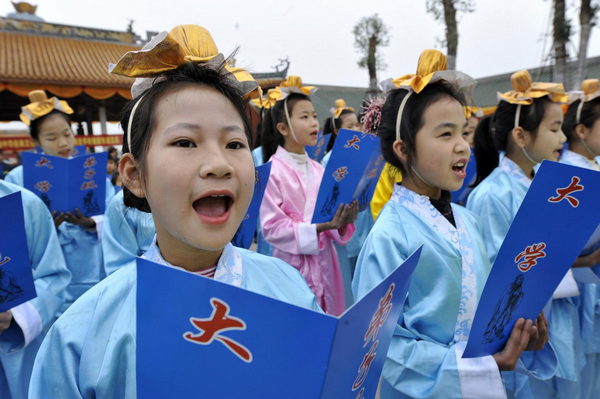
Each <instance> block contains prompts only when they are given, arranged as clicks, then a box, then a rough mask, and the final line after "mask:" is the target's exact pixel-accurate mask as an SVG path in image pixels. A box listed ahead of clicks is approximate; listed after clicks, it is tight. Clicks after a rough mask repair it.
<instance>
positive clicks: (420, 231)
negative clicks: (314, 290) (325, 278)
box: [352, 184, 504, 399]
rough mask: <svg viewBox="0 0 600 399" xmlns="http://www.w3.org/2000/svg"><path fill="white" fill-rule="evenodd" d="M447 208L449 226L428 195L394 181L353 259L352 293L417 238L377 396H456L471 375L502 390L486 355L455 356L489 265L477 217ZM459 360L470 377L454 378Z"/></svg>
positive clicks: (373, 280) (380, 274) (388, 268)
mask: <svg viewBox="0 0 600 399" xmlns="http://www.w3.org/2000/svg"><path fill="white" fill-rule="evenodd" d="M452 209H453V211H454V216H455V220H456V223H457V228H455V227H454V226H452V225H451V224H450V222H448V221H447V220H446V219H445V218H444V217H443V216H442V215H441V214H440V213H439V212H438V211H437V210H436V209H435V208H434V207H433V205H431V203H430V202H429V198H427V197H424V196H420V195H418V194H416V193H414V192H412V191H410V190H408V189H406V188H405V187H403V186H401V185H398V184H397V185H395V186H394V192H393V194H392V198H391V199H390V201H389V202H388V203H387V204H386V205H385V206H384V208H383V210H382V212H381V213H380V215H379V217H378V219H377V221H376V222H375V226H374V227H373V229H372V230H371V233H370V234H369V236H368V237H367V240H366V242H365V245H364V248H363V250H362V251H361V253H360V256H359V258H358V264H357V269H356V274H355V276H354V280H353V282H352V289H353V291H354V293H355V296H356V297H357V298H360V297H362V296H363V295H365V294H366V293H367V292H368V291H369V290H371V289H372V288H373V287H374V286H375V285H376V284H377V283H379V282H380V281H382V280H383V279H384V278H385V277H386V276H387V275H388V274H389V273H391V272H392V271H393V270H394V269H395V268H396V267H397V266H398V265H400V264H401V263H402V262H403V261H404V260H405V259H406V258H408V256H409V255H410V254H411V253H413V252H414V251H415V250H417V248H419V246H421V245H422V244H424V246H423V251H422V253H421V259H420V260H419V265H418V266H417V269H416V270H415V272H414V274H413V276H412V281H411V284H410V287H409V293H408V297H407V300H406V302H405V304H404V314H403V315H402V316H401V318H400V320H399V321H398V324H397V326H396V330H395V332H394V336H393V338H392V342H391V345H390V349H389V350H388V353H387V359H386V362H385V364H384V367H383V373H382V377H383V378H382V387H381V398H382V399H389V398H407V397H411V398H462V397H463V389H468V388H469V387H468V386H467V385H469V386H471V387H472V386H473V378H475V379H477V380H479V381H480V382H481V383H486V384H487V388H486V389H487V391H490V392H492V393H495V394H497V395H504V389H503V387H502V381H501V377H500V372H499V371H498V367H497V366H496V363H495V361H494V360H493V358H492V357H491V356H485V357H482V358H477V359H473V360H466V361H465V359H461V358H460V356H461V355H462V351H464V347H465V341H466V339H467V338H468V335H469V332H470V328H471V323H472V318H473V317H474V313H475V309H476V306H477V301H478V299H479V296H480V295H481V291H482V290H483V287H484V284H485V280H486V278H487V275H488V273H489V270H490V266H489V262H488V260H487V254H486V251H485V247H484V243H483V240H482V239H481V234H480V228H479V222H478V220H477V218H476V217H475V216H474V215H472V214H471V213H470V212H468V211H467V210H466V209H464V208H462V207H460V206H458V205H454V204H453V205H452ZM463 254H464V256H463ZM463 276H464V278H463ZM459 362H460V363H461V366H460V367H461V368H464V366H465V365H466V364H467V363H470V364H471V365H474V366H473V368H474V369H475V375H472V376H471V378H466V379H465V380H464V381H461V380H462V378H461V377H459ZM465 362H466V363H465ZM472 362H475V363H472ZM463 385H464V386H463ZM471 392H472V389H471ZM495 397H498V396H495ZM500 397H502V396H500Z"/></svg>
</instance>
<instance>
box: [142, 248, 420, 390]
mask: <svg viewBox="0 0 600 399" xmlns="http://www.w3.org/2000/svg"><path fill="white" fill-rule="evenodd" d="M420 254H421V248H419V249H418V250H417V251H415V253H413V254H412V255H411V256H410V257H409V258H408V259H407V260H406V261H405V262H404V263H403V264H402V265H400V266H399V267H398V268H397V269H396V270H395V271H394V272H392V273H391V274H390V275H389V276H388V277H387V278H386V279H385V280H383V281H382V282H381V283H380V284H379V285H378V286H376V287H375V288H373V290H371V291H370V292H369V293H368V294H367V295H365V296H364V297H363V298H361V299H360V300H359V301H358V302H356V303H355V304H354V305H353V306H352V307H351V308H350V309H348V310H347V311H346V312H345V313H344V314H343V315H342V316H340V317H339V318H338V317H334V316H330V315H326V314H322V313H318V312H315V311H313V310H309V309H304V308H301V307H298V306H295V305H291V304H289V303H285V302H282V301H279V300H276V299H272V298H269V297H267V296H264V295H260V294H257V293H253V292H250V291H247V290H245V289H242V288H238V287H235V286H232V285H228V284H224V283H221V282H217V281H214V280H211V279H207V278H204V277H201V276H198V275H194V274H191V273H187V272H185V271H183V270H179V269H176V268H172V267H168V266H162V265H159V264H156V263H153V262H150V261H148V260H145V259H141V258H138V259H137V264H138V267H137V276H138V277H137V337H136V345H137V349H136V350H137V360H136V364H137V366H136V367H137V394H138V397H140V398H188V397H199V396H201V397H202V398H261V399H271V398H277V399H284V398H289V399H296V398H297V399H313V398H314V399H320V398H323V399H325V398H327V399H330V398H356V397H363V398H373V397H375V393H376V391H377V386H378V383H379V377H380V374H381V370H382V368H383V363H384V361H385V358H386V353H387V350H388V347H389V345H390V342H391V338H392V334H393V331H394V328H395V326H396V323H397V321H398V319H399V318H400V316H401V312H402V309H403V304H404V300H405V299H406V293H407V291H408V286H409V284H410V279H411V276H412V273H413V271H414V270H415V268H416V266H417V263H418V261H419V257H420ZM361 395H362V396H361Z"/></svg>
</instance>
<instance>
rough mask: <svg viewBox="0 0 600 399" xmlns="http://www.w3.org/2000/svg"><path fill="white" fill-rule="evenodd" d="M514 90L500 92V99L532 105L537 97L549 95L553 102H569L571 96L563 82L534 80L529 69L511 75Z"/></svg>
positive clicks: (511, 102)
mask: <svg viewBox="0 0 600 399" xmlns="http://www.w3.org/2000/svg"><path fill="white" fill-rule="evenodd" d="M510 81H511V83H512V87H513V90H511V91H508V92H506V93H498V99H499V100H502V101H506V102H508V103H510V104H517V105H530V104H532V103H533V100H534V99H536V98H542V97H546V96H549V97H550V99H551V100H552V101H553V102H567V101H568V98H569V96H568V95H567V94H566V93H565V88H564V87H563V85H562V83H543V82H534V81H533V79H532V78H531V74H530V73H529V71H527V70H525V69H524V70H522V71H519V72H515V73H513V75H512V76H511V77H510Z"/></svg>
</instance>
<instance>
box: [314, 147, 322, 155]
mask: <svg viewBox="0 0 600 399" xmlns="http://www.w3.org/2000/svg"><path fill="white" fill-rule="evenodd" d="M320 153H321V149H320V148H317V151H315V157H318V156H319V154H320Z"/></svg>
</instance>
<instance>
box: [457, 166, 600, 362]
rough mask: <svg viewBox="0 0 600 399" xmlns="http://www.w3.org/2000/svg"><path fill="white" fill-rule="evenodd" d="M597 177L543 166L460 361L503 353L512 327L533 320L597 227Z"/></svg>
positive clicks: (599, 185) (569, 168)
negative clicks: (500, 351)
mask: <svg viewBox="0 0 600 399" xmlns="http://www.w3.org/2000/svg"><path fill="white" fill-rule="evenodd" d="M599 196H600V173H598V172H596V171H594V170H588V169H582V168H578V167H575V166H570V165H565V164H559V163H556V162H550V161H544V162H543V163H542V166H541V167H540V169H539V171H538V173H537V174H536V176H535V178H534V179H533V182H532V184H531V187H530V188H529V191H528V192H527V195H526V196H525V199H524V200H523V203H522V204H521V207H520V208H519V211H518V213H517V216H516V217H515V219H514V221H513V222H512V224H511V226H510V229H509V231H508V234H507V235H506V238H505V240H504V242H503V243H502V247H501V248H500V251H499V252H498V256H497V257H496V261H495V262H494V265H493V267H492V271H491V273H490V275H489V277H488V280H487V283H486V285H485V288H484V290H483V293H482V295H481V299H480V301H479V305H478V307H477V311H476V313H475V319H474V321H473V325H472V328H471V334H470V336H469V341H468V343H467V347H466V349H465V352H464V354H463V357H465V358H470V357H479V356H485V355H491V354H494V353H496V352H498V351H499V350H501V349H502V348H504V346H505V344H506V342H507V341H508V338H509V336H510V333H511V331H512V328H513V326H514V324H515V322H516V321H517V320H518V319H519V318H521V317H523V318H525V319H526V320H527V319H531V320H533V321H535V319H536V318H537V316H538V315H539V314H540V312H541V311H542V309H543V307H544V305H545V304H546V303H547V302H548V300H550V298H551V297H552V293H553V292H554V291H555V289H556V288H557V287H558V285H559V284H560V282H561V280H562V279H563V277H564V276H565V274H566V273H567V272H568V271H569V268H570V267H571V266H572V265H573V263H574V262H575V260H576V259H577V256H578V255H579V254H580V253H581V250H582V248H583V247H584V246H585V245H586V243H587V241H588V239H589V238H590V236H591V235H592V233H593V232H594V230H595V229H596V228H597V227H598V224H599V223H600V207H598V197H599Z"/></svg>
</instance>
